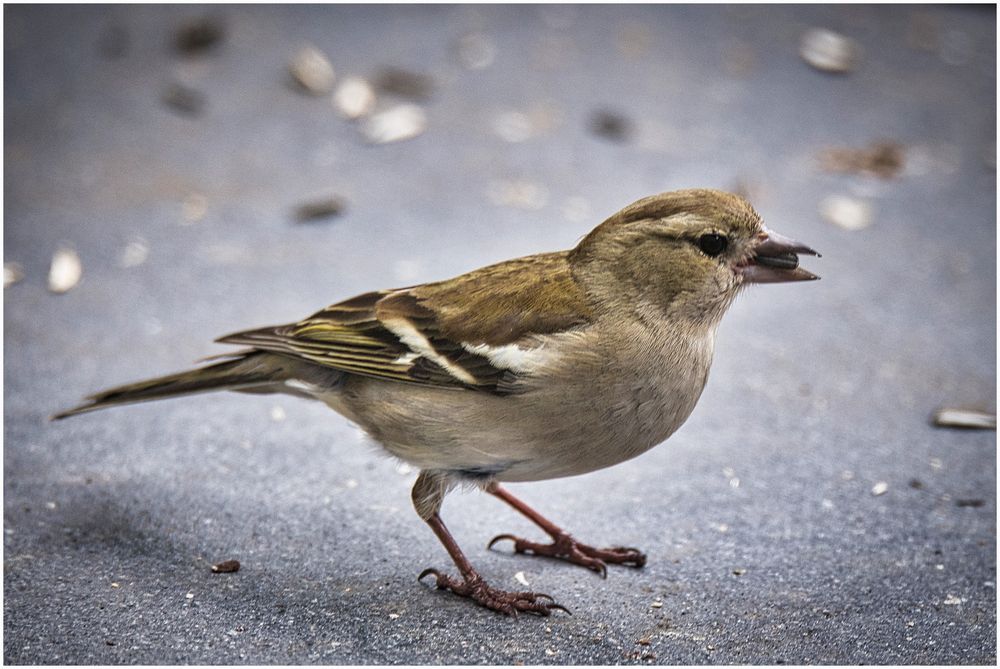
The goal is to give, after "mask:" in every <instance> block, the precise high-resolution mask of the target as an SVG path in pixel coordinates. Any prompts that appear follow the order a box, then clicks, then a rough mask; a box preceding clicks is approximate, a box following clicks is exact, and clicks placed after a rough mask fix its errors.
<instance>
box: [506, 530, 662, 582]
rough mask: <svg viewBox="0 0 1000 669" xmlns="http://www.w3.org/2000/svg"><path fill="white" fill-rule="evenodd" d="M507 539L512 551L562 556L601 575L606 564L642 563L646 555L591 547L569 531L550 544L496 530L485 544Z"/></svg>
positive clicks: (635, 550) (626, 549)
mask: <svg viewBox="0 0 1000 669" xmlns="http://www.w3.org/2000/svg"><path fill="white" fill-rule="evenodd" d="M504 539H509V540H510V541H513V542H514V552H515V553H525V554H527V555H543V556H545V557H552V558H557V559H559V560H565V561H566V562H571V563H573V564H578V565H581V566H583V567H586V568H587V569H590V570H592V571H596V572H597V573H598V574H600V575H601V578H607V576H608V564H609V563H610V564H622V565H626V566H629V567H636V568H639V567H642V566H644V565H645V564H646V555H645V554H644V553H643V552H642V551H640V550H639V549H638V548H629V547H626V546H615V547H613V548H594V547H592V546H588V545H587V544H583V543H580V542H579V541H577V540H576V539H574V538H573V537H571V536H570V535H569V534H567V533H565V532H560V533H559V534H557V535H555V536H554V537H553V540H552V543H550V544H539V543H535V542H533V541H528V540H526V539H521V538H520V537H515V536H514V535H512V534H499V535H497V536H495V537H493V539H492V540H490V543H489V545H488V546H487V548H493V545H494V544H495V543H497V542H498V541H503V540H504Z"/></svg>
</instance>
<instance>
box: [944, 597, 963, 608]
mask: <svg viewBox="0 0 1000 669" xmlns="http://www.w3.org/2000/svg"><path fill="white" fill-rule="evenodd" d="M964 601H965V599H964V598H962V597H957V596H955V595H948V596H947V597H946V598H945V600H944V602H942V603H943V604H944V605H945V606H958V605H960V604H961V603H962V602H964Z"/></svg>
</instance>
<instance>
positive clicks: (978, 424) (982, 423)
mask: <svg viewBox="0 0 1000 669" xmlns="http://www.w3.org/2000/svg"><path fill="white" fill-rule="evenodd" d="M934 425H937V426H938V427H960V428H965V429H970V430H995V429H997V415H996V414H995V413H990V412H988V411H977V410H976V409H950V408H943V409H938V410H937V411H935V412H934Z"/></svg>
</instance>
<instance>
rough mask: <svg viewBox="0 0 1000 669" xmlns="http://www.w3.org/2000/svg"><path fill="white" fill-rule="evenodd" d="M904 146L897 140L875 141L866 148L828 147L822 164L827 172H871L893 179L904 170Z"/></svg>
mask: <svg viewBox="0 0 1000 669" xmlns="http://www.w3.org/2000/svg"><path fill="white" fill-rule="evenodd" d="M903 158H904V155H903V147H902V145H900V144H899V143H897V142H885V141H883V142H873V143H872V144H871V146H869V147H868V148H866V149H840V148H838V149H826V150H825V151H823V152H822V153H821V154H820V166H821V167H822V168H823V169H824V170H826V171H827V172H848V173H853V174H862V173H870V174H874V175H876V176H879V177H882V178H883V179H891V178H892V177H894V176H896V175H898V174H899V173H900V172H901V171H902V170H903Z"/></svg>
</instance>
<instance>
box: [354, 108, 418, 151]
mask: <svg viewBox="0 0 1000 669" xmlns="http://www.w3.org/2000/svg"><path fill="white" fill-rule="evenodd" d="M426 129H427V115H426V114H425V113H424V110H423V109H421V108H420V107H418V106H417V105H410V104H405V105H399V106H398V107H392V108H391V109H386V110H385V111H381V112H378V113H376V114H373V115H372V116H371V118H369V119H368V121H367V122H366V123H365V125H364V128H363V132H364V134H365V137H366V138H367V139H368V141H370V142H372V143H374V144H388V143H390V142H401V141H404V140H407V139H413V138H414V137H417V136H418V135H420V134H421V133H423V132H424V130H426Z"/></svg>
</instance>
